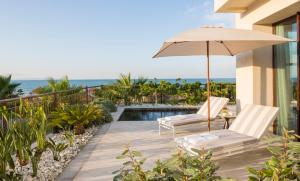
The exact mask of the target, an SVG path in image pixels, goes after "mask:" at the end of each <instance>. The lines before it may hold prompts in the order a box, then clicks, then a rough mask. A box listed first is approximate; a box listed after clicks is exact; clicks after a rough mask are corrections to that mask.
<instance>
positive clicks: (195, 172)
mask: <svg viewBox="0 0 300 181" xmlns="http://www.w3.org/2000/svg"><path fill="white" fill-rule="evenodd" d="M195 151H197V150H195ZM197 152H198V155H197V156H191V155H189V154H187V153H183V152H181V151H178V153H177V154H174V155H172V157H171V158H168V159H166V160H164V161H160V160H157V161H156V163H155V165H154V167H153V168H152V170H144V169H143V164H144V163H145V161H146V159H145V158H141V157H142V154H141V153H140V152H138V151H134V150H131V148H130V147H129V146H126V148H125V150H124V151H123V153H122V154H121V155H120V156H118V157H117V159H125V162H124V163H123V166H122V167H121V168H120V169H119V170H117V171H115V172H113V174H116V175H115V177H114V180H115V181H119V180H124V181H127V180H128V181H129V180H136V181H137V180H139V181H158V180H162V181H163V180H165V181H189V180H193V181H203V180H205V181H213V180H220V179H221V177H219V176H216V171H217V169H218V167H217V166H216V165H215V163H214V162H213V161H212V160H211V158H212V152H211V151H208V152H205V151H197ZM139 158H140V159H139Z"/></svg>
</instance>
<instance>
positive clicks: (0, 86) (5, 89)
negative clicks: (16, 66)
mask: <svg viewBox="0 0 300 181" xmlns="http://www.w3.org/2000/svg"><path fill="white" fill-rule="evenodd" d="M18 86H20V84H19V83H12V82H11V75H8V76H2V75H0V99H7V98H12V97H17V96H18V95H19V94H20V93H22V91H21V90H19V92H18V90H17V87H18Z"/></svg>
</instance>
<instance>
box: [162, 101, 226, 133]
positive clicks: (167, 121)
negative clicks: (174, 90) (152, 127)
mask: <svg viewBox="0 0 300 181" xmlns="http://www.w3.org/2000/svg"><path fill="white" fill-rule="evenodd" d="M228 102H229V99H228V98H223V97H213V96H211V97H210V119H211V120H214V119H216V117H217V116H218V114H219V113H220V111H221V110H222V109H223V108H224V107H225V106H226V104H227V103H228ZM207 109H208V106H207V101H206V102H205V103H204V104H203V105H202V106H201V108H200V109H199V111H198V112H197V113H195V114H186V115H177V116H169V117H164V118H159V119H157V121H158V129H159V135H160V132H161V127H163V128H165V129H171V130H173V136H175V127H176V126H182V125H187V124H193V123H201V122H205V121H207V119H208V110H207Z"/></svg>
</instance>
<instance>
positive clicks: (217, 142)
mask: <svg viewBox="0 0 300 181" xmlns="http://www.w3.org/2000/svg"><path fill="white" fill-rule="evenodd" d="M208 135H209V136H208ZM199 137H200V138H199ZM201 137H202V138H201ZM257 141H258V139H256V138H254V137H251V136H247V135H243V134H239V133H236V132H234V131H230V130H216V131H211V132H205V133H200V134H194V135H189V136H185V137H179V138H175V142H176V143H177V144H178V146H179V147H181V148H184V149H186V150H187V151H189V152H192V153H193V152H194V151H192V148H194V149H198V150H211V149H212V150H214V151H220V150H223V149H225V148H227V147H234V146H243V145H247V144H251V143H254V142H257Z"/></svg>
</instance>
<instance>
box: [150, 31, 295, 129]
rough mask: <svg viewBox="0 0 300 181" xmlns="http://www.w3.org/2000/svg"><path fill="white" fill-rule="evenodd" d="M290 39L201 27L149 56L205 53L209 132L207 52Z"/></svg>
mask: <svg viewBox="0 0 300 181" xmlns="http://www.w3.org/2000/svg"><path fill="white" fill-rule="evenodd" d="M289 41H293V40H290V39H287V38H283V37H281V36H277V35H273V34H269V33H263V32H259V31H253V30H243V29H232V28H222V27H203V28H198V29H193V30H190V31H186V32H183V33H181V34H179V35H178V36H175V37H173V38H171V39H169V40H167V41H165V42H164V43H163V46H162V47H161V49H160V50H159V51H158V53H156V54H155V55H154V56H153V58H158V57H168V56H193V55H206V56H207V97H208V99H207V103H208V104H207V106H208V130H209V131H210V99H209V97H210V67H209V56H210V55H223V56H224V55H228V56H234V55H236V54H239V53H241V52H245V51H249V50H253V49H256V48H261V47H265V46H271V45H276V44H281V43H286V42H289Z"/></svg>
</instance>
